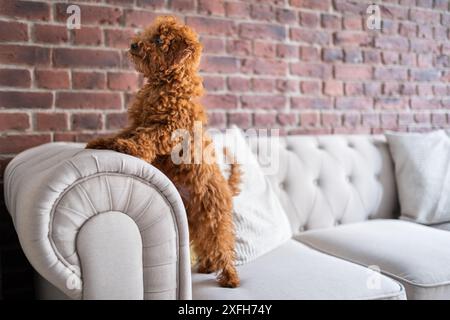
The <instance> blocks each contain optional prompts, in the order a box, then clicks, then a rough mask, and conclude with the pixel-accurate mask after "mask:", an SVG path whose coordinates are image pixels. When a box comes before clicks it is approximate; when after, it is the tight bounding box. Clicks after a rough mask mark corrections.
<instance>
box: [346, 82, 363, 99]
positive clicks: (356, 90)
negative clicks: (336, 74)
mask: <svg viewBox="0 0 450 320" xmlns="http://www.w3.org/2000/svg"><path fill="white" fill-rule="evenodd" d="M363 94H364V84H363V83H360V82H348V83H346V84H345V95H346V96H361V95H363Z"/></svg>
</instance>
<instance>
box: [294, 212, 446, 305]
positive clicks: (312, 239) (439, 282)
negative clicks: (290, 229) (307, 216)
mask: <svg viewBox="0 0 450 320" xmlns="http://www.w3.org/2000/svg"><path fill="white" fill-rule="evenodd" d="M296 239H297V240H299V241H301V242H302V243H304V244H307V245H309V246H310V247H311V248H314V249H317V250H319V251H321V252H324V253H327V254H330V255H334V256H336V257H339V258H342V259H345V260H348V261H351V262H355V263H357V264H360V265H363V266H377V267H378V268H379V269H380V270H381V272H382V273H384V274H386V275H388V276H390V277H392V278H394V279H397V280H398V281H400V282H401V283H402V284H403V285H404V286H405V288H406V293H407V297H408V299H450V268H449V266H450V233H449V232H447V231H442V230H437V229H434V228H430V227H426V226H422V225H419V224H416V223H412V222H407V221H401V220H373V221H366V222H361V223H355V224H349V225H345V226H339V227H336V228H329V229H323V230H311V231H308V232H304V233H303V234H301V235H298V236H296Z"/></svg>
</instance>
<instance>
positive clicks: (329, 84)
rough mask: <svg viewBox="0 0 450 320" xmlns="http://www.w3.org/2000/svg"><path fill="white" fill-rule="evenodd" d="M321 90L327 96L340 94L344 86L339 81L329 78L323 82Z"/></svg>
mask: <svg viewBox="0 0 450 320" xmlns="http://www.w3.org/2000/svg"><path fill="white" fill-rule="evenodd" d="M323 91H324V93H325V94H326V95H328V96H342V95H343V94H344V86H343V83H342V82H341V81H334V80H329V81H325V82H324V88H323Z"/></svg>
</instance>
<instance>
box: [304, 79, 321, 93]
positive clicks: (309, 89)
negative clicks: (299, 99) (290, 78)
mask: <svg viewBox="0 0 450 320" xmlns="http://www.w3.org/2000/svg"><path fill="white" fill-rule="evenodd" d="M300 88H301V89H302V93H303V94H306V95H319V94H320V92H321V91H322V84H321V83H320V82H318V81H302V82H301V83H300Z"/></svg>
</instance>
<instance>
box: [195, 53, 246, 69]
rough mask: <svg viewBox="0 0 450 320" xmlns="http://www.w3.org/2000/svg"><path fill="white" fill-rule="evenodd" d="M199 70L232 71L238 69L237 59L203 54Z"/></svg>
mask: <svg viewBox="0 0 450 320" xmlns="http://www.w3.org/2000/svg"><path fill="white" fill-rule="evenodd" d="M200 70H201V71H205V72H218V73H233V72H236V71H237V70H238V65H237V59H235V58H232V57H219V56H204V57H203V59H202V63H201V65H200Z"/></svg>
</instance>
